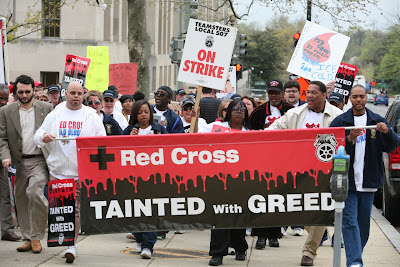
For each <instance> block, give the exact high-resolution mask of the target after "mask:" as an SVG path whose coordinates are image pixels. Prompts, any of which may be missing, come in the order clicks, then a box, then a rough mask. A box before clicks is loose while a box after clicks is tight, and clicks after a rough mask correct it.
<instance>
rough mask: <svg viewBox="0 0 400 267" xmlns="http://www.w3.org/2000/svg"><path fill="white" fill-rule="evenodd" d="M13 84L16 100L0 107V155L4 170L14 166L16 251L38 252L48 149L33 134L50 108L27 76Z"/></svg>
mask: <svg viewBox="0 0 400 267" xmlns="http://www.w3.org/2000/svg"><path fill="white" fill-rule="evenodd" d="M14 84H15V86H16V93H17V101H16V102H14V103H12V104H10V105H7V106H4V107H2V108H1V109H0V158H1V162H2V165H3V168H4V170H8V167H9V166H10V165H11V164H14V165H16V166H17V173H16V178H15V201H16V206H17V210H18V222H19V225H20V227H21V234H22V240H23V241H24V243H23V245H22V246H20V247H18V248H17V251H19V252H25V251H30V250H32V251H33V252H34V253H40V252H41V251H42V246H41V244H40V240H42V239H43V236H44V233H45V229H46V223H47V212H48V210H47V200H46V198H45V196H44V186H45V184H46V182H47V181H48V178H49V171H48V169H47V165H46V160H45V157H47V156H48V155H49V150H48V149H47V147H43V148H41V149H40V148H38V147H36V145H35V143H34V142H33V136H34V134H35V131H36V130H37V129H38V128H39V127H40V125H41V124H42V123H43V121H44V119H45V117H46V116H47V114H49V113H50V112H51V110H52V109H53V108H52V106H51V105H50V104H49V103H45V102H42V101H35V100H34V99H33V98H34V87H35V85H34V80H33V79H32V78H31V77H29V76H26V75H21V76H19V77H18V78H17V79H16V80H15V83H14Z"/></svg>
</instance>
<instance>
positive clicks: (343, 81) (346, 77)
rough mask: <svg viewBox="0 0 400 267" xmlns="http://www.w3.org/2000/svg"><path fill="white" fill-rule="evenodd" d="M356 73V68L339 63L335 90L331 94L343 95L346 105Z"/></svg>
mask: <svg viewBox="0 0 400 267" xmlns="http://www.w3.org/2000/svg"><path fill="white" fill-rule="evenodd" d="M357 72H358V67H357V66H353V65H350V64H347V63H343V62H342V63H341V64H340V67H339V70H338V72H337V73H336V78H335V88H334V89H333V92H335V93H339V94H341V95H343V99H344V100H345V103H346V104H347V101H348V100H349V94H350V89H351V87H353V83H354V78H355V77H356V75H357Z"/></svg>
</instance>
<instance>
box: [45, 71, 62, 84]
mask: <svg viewBox="0 0 400 267" xmlns="http://www.w3.org/2000/svg"><path fill="white" fill-rule="evenodd" d="M59 76H60V74H59V73H58V72H45V71H41V72H40V81H41V82H42V83H43V84H44V85H45V86H46V87H47V86H50V85H52V84H57V83H58V82H59Z"/></svg>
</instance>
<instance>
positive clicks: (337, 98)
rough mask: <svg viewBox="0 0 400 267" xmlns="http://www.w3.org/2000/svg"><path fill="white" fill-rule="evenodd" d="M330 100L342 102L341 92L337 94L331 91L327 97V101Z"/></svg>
mask: <svg viewBox="0 0 400 267" xmlns="http://www.w3.org/2000/svg"><path fill="white" fill-rule="evenodd" d="M331 101H333V102H335V103H338V104H342V103H343V102H344V100H343V96H342V94H339V93H332V94H331V95H330V96H329V98H328V102H331Z"/></svg>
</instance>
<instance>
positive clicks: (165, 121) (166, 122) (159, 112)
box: [154, 106, 183, 128]
mask: <svg viewBox="0 0 400 267" xmlns="http://www.w3.org/2000/svg"><path fill="white" fill-rule="evenodd" d="M154 110H155V112H156V114H157V115H158V116H160V117H161V120H160V121H159V122H158V123H159V124H161V125H162V126H164V127H165V128H166V127H167V124H168V121H167V118H165V117H164V113H165V112H167V110H164V111H161V110H158V109H157V108H156V106H154ZM182 121H183V120H182Z"/></svg>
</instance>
